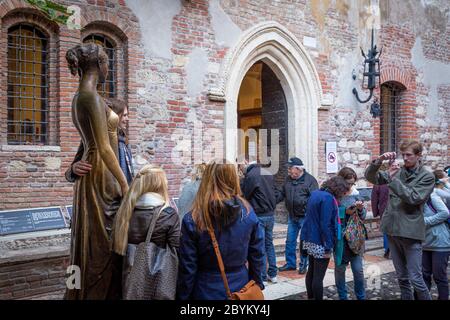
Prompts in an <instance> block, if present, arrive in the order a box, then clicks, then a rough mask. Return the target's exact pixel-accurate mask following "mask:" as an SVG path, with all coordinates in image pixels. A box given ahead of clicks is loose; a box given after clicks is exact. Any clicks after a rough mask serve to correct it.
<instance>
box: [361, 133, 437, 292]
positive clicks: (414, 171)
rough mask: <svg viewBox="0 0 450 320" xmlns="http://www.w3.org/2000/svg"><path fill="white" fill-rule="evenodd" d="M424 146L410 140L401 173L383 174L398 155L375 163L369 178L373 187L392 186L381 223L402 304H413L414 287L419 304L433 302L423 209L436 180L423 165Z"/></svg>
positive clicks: (388, 155) (385, 156) (404, 146)
mask: <svg viewBox="0 0 450 320" xmlns="http://www.w3.org/2000/svg"><path fill="white" fill-rule="evenodd" d="M422 150H423V148H422V145H421V144H420V143H419V142H417V141H412V140H408V141H405V142H403V143H402V144H401V146H400V151H401V153H402V158H403V160H404V163H405V164H404V166H403V167H402V168H401V169H398V168H396V167H395V166H392V167H391V168H390V169H389V171H388V172H386V171H384V172H383V171H379V169H380V166H381V164H382V162H383V161H384V160H390V161H391V163H392V162H393V161H395V158H396V154H395V152H388V153H385V154H383V155H381V156H379V157H378V159H376V160H374V161H373V162H372V164H371V165H370V166H369V167H368V168H367V170H366V173H365V176H366V179H367V180H368V181H370V182H371V183H373V184H377V185H379V184H388V186H389V203H388V206H387V208H386V211H385V213H384V215H383V217H382V219H381V230H382V231H383V233H386V234H387V235H388V241H389V248H390V251H391V256H392V261H393V263H394V267H395V271H396V273H397V278H398V283H399V286H400V291H401V298H402V300H413V292H412V290H411V283H412V286H413V287H414V290H415V292H416V293H417V297H418V299H419V300H430V299H431V296H430V292H429V290H428V289H427V286H426V285H425V282H424V280H423V276H422V241H424V240H425V221H424V216H423V207H424V205H425V203H426V201H427V199H428V198H429V196H430V194H431V193H432V192H433V188H434V176H433V174H432V173H431V172H429V171H427V170H426V169H425V168H424V167H423V166H422V164H421V161H420V159H421V157H422Z"/></svg>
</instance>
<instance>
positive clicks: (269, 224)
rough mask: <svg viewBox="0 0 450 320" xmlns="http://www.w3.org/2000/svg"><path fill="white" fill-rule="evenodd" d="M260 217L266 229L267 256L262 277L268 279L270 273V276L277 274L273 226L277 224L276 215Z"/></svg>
mask: <svg viewBox="0 0 450 320" xmlns="http://www.w3.org/2000/svg"><path fill="white" fill-rule="evenodd" d="M258 219H259V222H260V223H261V225H262V226H263V229H264V247H265V255H266V258H265V259H264V269H263V275H262V278H263V279H264V280H265V279H267V275H269V277H270V278H273V277H276V276H277V259H276V257H275V248H274V246H273V227H274V225H275V217H274V216H273V215H272V216H264V217H258ZM267 263H269V269H267ZM266 270H267V271H266Z"/></svg>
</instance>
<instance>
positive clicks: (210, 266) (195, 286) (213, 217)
mask: <svg viewBox="0 0 450 320" xmlns="http://www.w3.org/2000/svg"><path fill="white" fill-rule="evenodd" d="M240 194H241V190H240V186H239V179H238V175H237V169H236V166H235V165H232V164H217V163H212V164H209V165H207V166H206V169H205V172H204V174H203V178H202V182H201V184H200V188H199V191H198V193H197V196H196V198H195V200H194V204H193V209H192V212H189V213H187V214H186V215H185V216H184V218H183V222H182V226H181V241H180V268H179V272H178V291H177V295H178V298H179V299H181V300H188V299H189V300H225V299H227V295H226V291H225V287H224V283H223V281H222V277H221V274H220V270H219V265H218V262H217V257H216V254H215V251H214V248H213V245H212V242H211V237H210V235H209V233H208V231H207V229H208V227H211V228H212V229H213V230H214V233H215V236H216V238H217V242H218V243H219V250H220V253H221V256H222V259H223V263H224V265H225V273H226V276H227V280H228V284H229V287H230V290H231V292H235V291H239V290H240V289H241V288H242V287H244V286H245V285H246V284H247V282H249V281H250V280H254V281H255V282H256V283H257V284H258V285H259V286H260V287H261V289H263V288H264V285H263V280H262V269H263V267H264V260H263V259H264V236H263V230H262V227H261V226H260V224H259V221H258V218H257V217H256V215H255V213H254V211H253V209H252V208H251V207H250V205H249V204H248V203H247V201H246V200H245V199H243V198H242V197H241V196H240ZM247 263H248V267H247Z"/></svg>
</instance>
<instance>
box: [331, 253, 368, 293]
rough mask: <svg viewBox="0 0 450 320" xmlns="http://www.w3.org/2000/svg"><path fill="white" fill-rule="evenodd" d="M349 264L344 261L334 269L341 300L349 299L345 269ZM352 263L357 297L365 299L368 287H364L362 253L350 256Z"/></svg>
mask: <svg viewBox="0 0 450 320" xmlns="http://www.w3.org/2000/svg"><path fill="white" fill-rule="evenodd" d="M347 265H348V262H347V263H342V264H341V265H339V266H336V267H335V269H334V279H335V281H336V287H337V291H338V294H339V299H340V300H348V296H347V286H346V284H345V270H346V269H347ZM350 265H351V268H352V272H353V283H354V290H355V296H356V299H358V300H365V299H366V289H365V288H364V268H363V257H362V256H361V255H357V256H354V257H352V258H350Z"/></svg>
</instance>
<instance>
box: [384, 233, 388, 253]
mask: <svg viewBox="0 0 450 320" xmlns="http://www.w3.org/2000/svg"><path fill="white" fill-rule="evenodd" d="M383 247H384V252H385V253H386V252H387V251H388V250H389V241H388V238H387V234H386V233H384V234H383Z"/></svg>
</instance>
